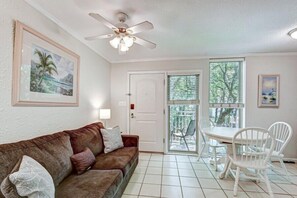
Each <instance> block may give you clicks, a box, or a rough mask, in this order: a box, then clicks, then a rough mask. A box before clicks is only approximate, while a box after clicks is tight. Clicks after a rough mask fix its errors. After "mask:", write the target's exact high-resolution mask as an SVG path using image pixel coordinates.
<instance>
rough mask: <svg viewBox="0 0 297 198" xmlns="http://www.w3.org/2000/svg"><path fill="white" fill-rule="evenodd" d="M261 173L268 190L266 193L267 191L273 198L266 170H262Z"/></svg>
mask: <svg viewBox="0 0 297 198" xmlns="http://www.w3.org/2000/svg"><path fill="white" fill-rule="evenodd" d="M263 174H264V179H265V183H266V186H267V190H268V193H269V197H270V198H273V197H274V196H273V192H272V190H271V185H270V182H269V179H268V176H267V172H266V170H264V171H263Z"/></svg>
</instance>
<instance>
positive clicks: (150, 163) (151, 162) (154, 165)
mask: <svg viewBox="0 0 297 198" xmlns="http://www.w3.org/2000/svg"><path fill="white" fill-rule="evenodd" d="M162 165H163V163H162V162H160V161H150V162H149V164H148V166H149V167H160V168H162Z"/></svg>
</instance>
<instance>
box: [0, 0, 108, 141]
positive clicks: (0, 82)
mask: <svg viewBox="0 0 297 198" xmlns="http://www.w3.org/2000/svg"><path fill="white" fill-rule="evenodd" d="M14 20H19V21H21V22H23V23H25V24H26V25H28V26H30V27H32V28H34V29H35V30H37V31H39V32H41V33H42V34H44V35H46V36H48V37H49V38H51V39H52V40H54V41H56V42H58V43H60V44H61V45H63V46H65V47H66V48H68V49H70V50H72V51H74V52H75V53H77V54H78V55H80V58H81V59H80V60H81V62H80V63H81V64H80V84H79V88H80V95H79V100H80V104H79V107H13V106H12V105H11V87H12V86H11V84H12V56H13V24H14ZM0 27H1V29H0V143H6V142H13V141H17V140H21V139H27V138H31V137H36V136H38V135H43V134H48V133H53V132H56V131H59V130H64V129H70V128H76V127H80V126H83V125H85V124H87V123H91V122H94V121H97V120H98V108H100V107H109V101H110V64H109V63H108V62H107V61H106V60H104V59H103V58H102V57H100V56H99V55H97V54H96V53H94V52H93V51H91V50H90V49H89V48H88V47H86V46H85V45H84V44H82V43H81V42H79V41H78V40H76V39H75V38H73V37H72V36H71V35H70V34H68V33H67V32H65V31H64V30H63V29H61V28H60V27H59V26H58V25H57V24H55V23H53V22H52V21H50V20H49V19H48V18H46V17H45V16H44V15H42V14H41V13H39V12H38V11H36V10H35V9H33V8H32V7H30V6H29V5H28V4H26V3H25V2H24V1H20V0H1V1H0Z"/></svg>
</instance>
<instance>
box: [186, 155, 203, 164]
mask: <svg viewBox="0 0 297 198" xmlns="http://www.w3.org/2000/svg"><path fill="white" fill-rule="evenodd" d="M189 160H190V162H194V163H196V162H197V163H201V162H202V160H201V161H198V156H189Z"/></svg>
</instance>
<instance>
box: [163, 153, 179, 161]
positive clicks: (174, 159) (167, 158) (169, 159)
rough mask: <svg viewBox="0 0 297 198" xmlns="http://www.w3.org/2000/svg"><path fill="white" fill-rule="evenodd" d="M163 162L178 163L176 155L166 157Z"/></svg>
mask: <svg viewBox="0 0 297 198" xmlns="http://www.w3.org/2000/svg"><path fill="white" fill-rule="evenodd" d="M163 161H164V162H175V161H176V158H175V155H164V157H163Z"/></svg>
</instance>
